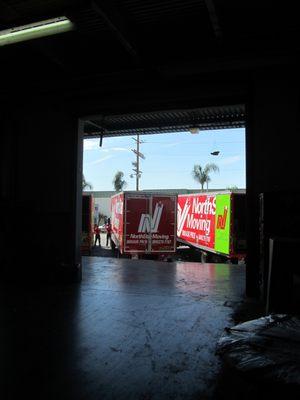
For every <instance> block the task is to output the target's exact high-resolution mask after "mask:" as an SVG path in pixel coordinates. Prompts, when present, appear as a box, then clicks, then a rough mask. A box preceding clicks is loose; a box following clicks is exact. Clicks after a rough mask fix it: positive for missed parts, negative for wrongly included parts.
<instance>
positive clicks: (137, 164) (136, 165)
mask: <svg viewBox="0 0 300 400" xmlns="http://www.w3.org/2000/svg"><path fill="white" fill-rule="evenodd" d="M132 139H133V140H134V141H135V142H136V149H131V151H133V152H134V153H135V154H136V161H134V162H133V163H132V165H133V166H134V168H133V172H134V173H133V174H131V175H130V177H131V178H133V177H134V175H135V178H136V180H135V182H136V183H135V186H136V191H139V180H140V177H141V174H142V171H141V170H140V158H142V159H143V160H145V156H144V154H143V153H141V152H140V144H141V143H144V142H143V141H140V135H139V134H137V136H136V138H132Z"/></svg>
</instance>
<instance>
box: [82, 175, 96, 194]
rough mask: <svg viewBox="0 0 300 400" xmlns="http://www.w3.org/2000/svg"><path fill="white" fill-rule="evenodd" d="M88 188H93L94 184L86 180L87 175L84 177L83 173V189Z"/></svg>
mask: <svg viewBox="0 0 300 400" xmlns="http://www.w3.org/2000/svg"><path fill="white" fill-rule="evenodd" d="M86 189H90V190H92V189H93V186H92V184H91V183H89V182H87V181H86V180H85V177H84V175H83V174H82V190H86Z"/></svg>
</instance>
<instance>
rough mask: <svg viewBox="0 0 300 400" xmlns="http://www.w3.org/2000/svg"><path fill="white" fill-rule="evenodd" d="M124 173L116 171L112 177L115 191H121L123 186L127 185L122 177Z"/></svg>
mask: <svg viewBox="0 0 300 400" xmlns="http://www.w3.org/2000/svg"><path fill="white" fill-rule="evenodd" d="M123 177H124V173H123V172H122V171H118V172H117V173H116V175H115V176H114V179H113V185H114V188H115V191H116V192H121V191H122V190H123V189H124V188H125V186H126V185H127V183H126V181H125V180H124V179H123Z"/></svg>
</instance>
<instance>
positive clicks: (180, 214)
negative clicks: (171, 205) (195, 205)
mask: <svg viewBox="0 0 300 400" xmlns="http://www.w3.org/2000/svg"><path fill="white" fill-rule="evenodd" d="M190 208H191V204H190V201H189V199H187V200H186V202H185V205H184V207H183V209H182V208H181V206H180V205H179V203H178V208H177V219H178V227H177V235H178V236H180V235H181V232H182V229H183V227H184V224H185V221H186V217H187V215H188V213H189V211H190Z"/></svg>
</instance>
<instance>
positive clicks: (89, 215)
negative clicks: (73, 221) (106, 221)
mask: <svg viewBox="0 0 300 400" xmlns="http://www.w3.org/2000/svg"><path fill="white" fill-rule="evenodd" d="M81 229H82V231H81V246H80V250H81V254H82V255H84V256H89V255H91V250H92V246H93V241H94V232H93V196H92V195H91V194H87V193H83V194H82V224H81Z"/></svg>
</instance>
